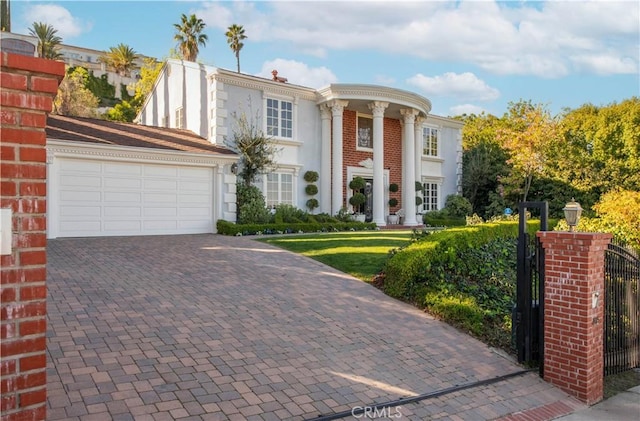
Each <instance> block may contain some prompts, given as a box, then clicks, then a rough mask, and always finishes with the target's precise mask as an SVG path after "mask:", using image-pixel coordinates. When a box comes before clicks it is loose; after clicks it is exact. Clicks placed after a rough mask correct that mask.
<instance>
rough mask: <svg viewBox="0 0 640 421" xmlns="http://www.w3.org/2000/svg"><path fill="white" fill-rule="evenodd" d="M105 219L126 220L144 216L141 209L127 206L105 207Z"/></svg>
mask: <svg viewBox="0 0 640 421" xmlns="http://www.w3.org/2000/svg"><path fill="white" fill-rule="evenodd" d="M104 216H105V218H111V219H113V218H116V219H119V218H124V217H132V216H133V217H135V216H142V209H141V208H139V207H132V206H131V207H126V206H105V207H104Z"/></svg>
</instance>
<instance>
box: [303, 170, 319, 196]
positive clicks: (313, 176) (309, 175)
mask: <svg viewBox="0 0 640 421" xmlns="http://www.w3.org/2000/svg"><path fill="white" fill-rule="evenodd" d="M319 177H320V176H319V175H318V173H317V172H315V171H307V172H306V173H304V176H303V178H304V181H306V182H307V183H315V182H316V181H318V178H319ZM314 194H315V193H314Z"/></svg>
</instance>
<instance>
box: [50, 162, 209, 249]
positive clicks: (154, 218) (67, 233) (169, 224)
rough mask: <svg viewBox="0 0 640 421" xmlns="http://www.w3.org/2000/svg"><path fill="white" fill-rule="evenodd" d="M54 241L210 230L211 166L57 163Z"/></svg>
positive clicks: (193, 232) (206, 231)
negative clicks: (65, 238) (56, 239)
mask: <svg viewBox="0 0 640 421" xmlns="http://www.w3.org/2000/svg"><path fill="white" fill-rule="evenodd" d="M57 163H59V167H58V174H57V175H58V182H57V183H56V184H57V187H58V188H57V189H56V190H57V191H56V192H55V193H56V194H57V203H58V205H57V207H58V212H57V215H56V216H57V219H58V221H50V223H51V222H53V223H57V228H58V230H57V231H58V236H59V237H87V236H110V235H153V234H195V233H210V232H213V216H212V212H213V210H212V209H213V199H212V191H213V180H212V176H213V171H212V169H211V168H202V167H187V166H175V165H155V164H143V163H127V162H107V161H91V160H83V159H62V158H60V159H59V161H58V162H57Z"/></svg>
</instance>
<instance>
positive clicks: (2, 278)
mask: <svg viewBox="0 0 640 421" xmlns="http://www.w3.org/2000/svg"><path fill="white" fill-rule="evenodd" d="M1 60H2V62H1V66H2V72H1V73H0V88H1V90H0V125H1V127H2V130H1V134H0V207H2V208H11V209H12V211H13V214H12V233H13V235H12V237H13V238H12V252H11V254H10V255H5V256H1V257H0V267H1V269H0V290H1V296H2V302H1V304H0V306H1V307H0V309H1V314H0V339H1V340H2V345H1V347H0V354H1V362H0V375H1V388H2V398H1V408H0V412H1V413H2V421H13V420H43V419H45V416H46V385H47V378H46V365H47V359H46V353H45V352H46V335H45V334H46V314H47V309H46V298H47V287H46V277H47V273H46V262H47V252H46V244H47V240H46V204H47V201H46V174H47V169H46V156H47V154H46V150H45V142H46V136H45V131H44V127H45V125H46V120H47V113H48V112H50V111H51V105H52V99H53V97H54V96H55V94H56V92H57V89H58V84H59V82H60V80H61V79H62V77H63V75H64V63H62V62H55V61H51V60H43V59H39V58H34V57H26V56H20V55H14V54H8V53H2V55H1Z"/></svg>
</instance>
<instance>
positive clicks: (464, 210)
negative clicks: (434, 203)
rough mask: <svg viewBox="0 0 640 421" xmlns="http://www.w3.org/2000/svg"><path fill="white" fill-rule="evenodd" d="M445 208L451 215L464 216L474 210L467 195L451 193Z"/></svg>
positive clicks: (455, 216) (454, 216)
mask: <svg viewBox="0 0 640 421" xmlns="http://www.w3.org/2000/svg"><path fill="white" fill-rule="evenodd" d="M444 209H445V211H446V212H447V214H448V215H449V216H450V217H453V218H464V217H466V216H470V215H471V213H472V212H473V207H472V206H471V202H469V200H468V199H466V198H465V197H462V196H459V195H457V194H450V195H449V196H447V199H446V201H445V204H444Z"/></svg>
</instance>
